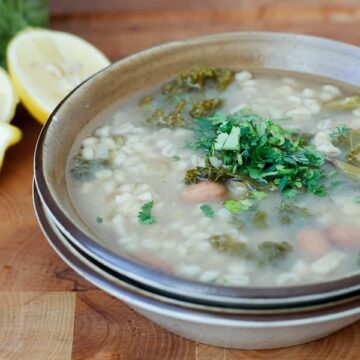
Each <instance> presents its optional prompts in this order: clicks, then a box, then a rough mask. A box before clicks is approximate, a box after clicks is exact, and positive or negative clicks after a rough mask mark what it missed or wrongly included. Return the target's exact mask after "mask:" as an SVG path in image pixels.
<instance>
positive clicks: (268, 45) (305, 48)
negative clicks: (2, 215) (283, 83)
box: [35, 33, 360, 297]
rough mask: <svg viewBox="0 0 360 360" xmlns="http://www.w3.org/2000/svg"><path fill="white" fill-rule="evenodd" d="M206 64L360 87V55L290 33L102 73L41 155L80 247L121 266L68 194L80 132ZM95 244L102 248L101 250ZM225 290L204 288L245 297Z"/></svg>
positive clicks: (226, 41) (132, 60) (50, 128)
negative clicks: (114, 108) (69, 166)
mask: <svg viewBox="0 0 360 360" xmlns="http://www.w3.org/2000/svg"><path fill="white" fill-rule="evenodd" d="M198 64H204V65H209V66H220V67H229V68H233V69H234V70H240V69H244V68H247V69H256V70H270V69H273V70H286V71H296V72H301V73H305V74H309V75H311V74H314V75H317V76H323V77H327V78H331V79H333V80H334V81H338V82H343V83H346V84H348V85H352V86H354V87H359V86H360V49H358V48H356V47H354V46H350V45H346V44H342V43H338V42H335V41H331V40H326V39H321V38H316V37H309V36H303V35H296V34H282V33H230V34H220V35H211V36H206V37H200V38H194V39H190V40H186V41H178V42H173V43H169V44H165V45H162V46H159V47H156V48H152V49H149V50H146V51H144V52H141V53H138V54H135V55H133V56H131V57H129V58H126V59H124V60H121V61H119V62H117V63H115V64H113V65H111V66H110V67H108V68H106V69H105V70H103V71H101V72H99V73H98V74H96V75H95V76H93V77H91V78H90V79H88V80H87V81H85V82H84V83H83V84H82V85H80V86H79V87H78V88H76V89H75V90H74V91H73V92H72V93H71V94H70V95H69V96H67V97H66V98H65V99H64V100H63V101H62V102H61V104H60V105H59V106H58V107H57V109H56V110H55V111H54V113H53V114H52V115H51V117H50V119H49V121H48V122H47V124H46V126H45V127H44V129H43V132H42V134H41V136H40V138H39V142H38V146H37V150H36V155H35V180H36V183H37V186H38V188H39V191H40V194H41V197H42V199H43V201H44V202H45V203H46V204H47V206H48V207H49V209H50V211H51V212H52V213H53V214H54V216H55V217H56V218H57V219H58V220H59V222H60V223H61V224H62V225H63V226H64V228H66V229H69V231H70V233H72V235H73V236H74V237H76V238H77V239H78V240H79V241H84V242H85V245H86V246H89V247H90V251H95V252H97V251H99V254H100V255H101V256H105V257H107V258H108V259H109V257H110V258H113V259H115V260H116V259H119V256H116V255H115V257H114V254H113V252H112V251H111V249H109V248H107V245H106V244H104V243H103V242H102V240H101V239H99V238H97V237H96V235H95V234H94V233H93V232H92V231H91V229H90V228H89V227H88V226H87V225H86V223H84V222H83V221H82V219H81V217H80V216H79V214H78V212H77V211H76V209H75V207H74V206H73V204H72V202H71V200H70V197H69V194H68V190H67V185H66V171H65V170H66V162H67V158H68V154H69V152H70V149H71V146H72V145H73V143H74V142H75V140H76V139H77V137H78V134H79V132H80V131H81V130H82V129H83V128H84V127H85V126H87V125H88V124H90V123H91V125H90V128H91V126H93V127H95V124H93V122H94V121H93V120H94V119H95V118H96V116H97V115H99V114H100V113H101V112H103V111H105V110H106V109H107V108H109V106H111V105H112V104H114V103H115V102H119V101H120V102H121V101H122V100H124V101H125V100H126V99H127V98H129V97H131V96H132V95H134V94H136V93H138V92H139V91H142V90H144V89H145V88H148V87H152V86H155V85H158V84H161V83H162V82H164V81H165V80H167V79H169V78H171V77H172V76H174V75H175V74H177V73H179V72H181V71H184V70H186V69H188V68H190V67H192V66H194V65H198ZM89 244H90V245H89ZM91 244H92V245H93V244H99V245H100V247H99V248H98V247H96V246H95V247H93V246H91ZM115 262H116V261H115ZM133 269H135V270H136V269H138V268H136V267H135V268H133ZM149 274H150V275H149ZM154 274H155V275H157V276H159V278H158V279H159V281H169V284H171V283H172V282H173V281H174V277H171V276H169V275H165V276H164V274H162V275H160V274H158V272H156V271H155V272H152V273H151V272H150V273H147V275H146V276H153V275H154ZM354 281H356V282H354ZM358 283H359V279H358V278H355V280H354V277H351V276H350V277H347V278H345V279H344V281H343V282H341V281H340V283H339V282H336V281H332V282H329V283H328V284H327V285H326V284H321V285H320V286H318V287H316V289H315V288H314V285H306V286H298V287H294V290H293V291H294V294H304V292H305V293H309V294H312V293H313V292H314V291H315V292H323V291H327V290H334V289H337V288H339V287H344V286H345V287H347V286H353V285H354V284H358ZM177 284H178V285H179V284H183V290H184V289H187V290H189V288H190V289H194V287H193V286H194V284H195V282H191V281H187V280H184V281H183V282H179V283H177ZM184 284H185V285H184ZM179 286H180V285H179ZM329 286H330V287H329ZM221 288H222V287H221V286H211V285H206V286H205V285H201V284H197V289H198V290H199V291H200V290H201V291H200V292H203V291H205V292H206V291H210V292H215V293H218V292H219V291H221V292H223V293H224V294H228V295H229V294H233V296H238V295H239V293H236V292H234V293H232V292H231V291H232V289H231V288H229V289H227V288H223V289H221ZM219 289H220V290H219ZM306 289H308V290H306ZM273 290H274V291H275V292H273V293H272V294H271V295H270V294H269V293H267V292H266V291H267V290H265V289H263V291H265V292H264V294H267V295H266V296H268V297H269V296H285V295H286V294H289V290H287V291H284V290H282V289H281V288H279V289H276V288H273ZM249 291H250V293H251V294H259V293H258V292H257V290H256V291H255V293H253V292H251V291H252V290H249ZM264 294H263V295H264ZM281 294H282V295H281Z"/></svg>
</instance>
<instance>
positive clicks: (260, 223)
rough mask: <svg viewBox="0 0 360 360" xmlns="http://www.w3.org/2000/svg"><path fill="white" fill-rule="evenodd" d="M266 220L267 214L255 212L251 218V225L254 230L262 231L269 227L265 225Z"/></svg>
mask: <svg viewBox="0 0 360 360" xmlns="http://www.w3.org/2000/svg"><path fill="white" fill-rule="evenodd" d="M267 220H268V214H267V212H265V211H261V210H259V211H257V212H256V213H255V215H254V217H253V218H252V223H253V225H254V227H255V228H257V229H259V230H263V229H266V228H268V227H269V224H268V223H267Z"/></svg>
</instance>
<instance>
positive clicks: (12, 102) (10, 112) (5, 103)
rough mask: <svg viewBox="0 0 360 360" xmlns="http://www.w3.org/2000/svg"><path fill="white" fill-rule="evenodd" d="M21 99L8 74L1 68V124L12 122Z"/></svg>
mask: <svg viewBox="0 0 360 360" xmlns="http://www.w3.org/2000/svg"><path fill="white" fill-rule="evenodd" d="M18 102H19V98H18V96H17V95H16V92H15V89H14V87H13V85H12V83H11V81H10V78H9V75H8V74H7V72H6V71H5V70H4V69H2V68H1V67H0V122H7V123H8V122H10V121H11V120H12V118H13V117H14V115H15V109H16V105H17V103H18Z"/></svg>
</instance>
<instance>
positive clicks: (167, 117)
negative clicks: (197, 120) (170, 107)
mask: <svg viewBox="0 0 360 360" xmlns="http://www.w3.org/2000/svg"><path fill="white" fill-rule="evenodd" d="M146 124H147V125H152V126H158V127H170V128H175V127H182V126H185V125H186V122H185V119H184V117H183V115H182V111H178V110H174V111H171V112H169V113H165V111H164V110H162V109H156V110H154V111H153V112H152V113H151V114H150V116H149V117H148V118H147V119H146Z"/></svg>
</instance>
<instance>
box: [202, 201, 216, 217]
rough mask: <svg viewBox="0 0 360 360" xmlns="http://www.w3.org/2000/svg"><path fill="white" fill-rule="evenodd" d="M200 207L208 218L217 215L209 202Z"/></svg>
mask: <svg viewBox="0 0 360 360" xmlns="http://www.w3.org/2000/svg"><path fill="white" fill-rule="evenodd" d="M200 209H201V211H202V212H203V213H204V215H205V216H206V217H208V218H213V217H214V215H215V213H214V210H213V208H212V207H211V206H210V205H208V204H204V205H201V206H200Z"/></svg>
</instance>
